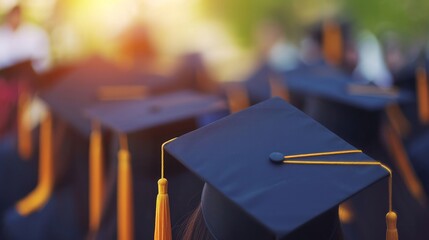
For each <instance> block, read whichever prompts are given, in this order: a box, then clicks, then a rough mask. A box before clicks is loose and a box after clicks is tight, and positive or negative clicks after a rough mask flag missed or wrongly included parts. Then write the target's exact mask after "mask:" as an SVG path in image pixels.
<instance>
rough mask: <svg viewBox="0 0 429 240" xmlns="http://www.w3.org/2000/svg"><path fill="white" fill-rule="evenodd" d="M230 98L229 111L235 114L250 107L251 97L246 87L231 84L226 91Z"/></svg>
mask: <svg viewBox="0 0 429 240" xmlns="http://www.w3.org/2000/svg"><path fill="white" fill-rule="evenodd" d="M225 91H226V95H227V98H228V106H229V111H230V112H231V113H235V112H238V111H241V110H243V109H245V108H247V107H249V106H250V100H249V95H248V93H247V90H246V88H245V86H243V85H241V84H231V85H230V86H229V87H227V88H226V89H225Z"/></svg>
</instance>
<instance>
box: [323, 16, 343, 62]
mask: <svg viewBox="0 0 429 240" xmlns="http://www.w3.org/2000/svg"><path fill="white" fill-rule="evenodd" d="M322 37H323V40H322V42H323V55H324V56H325V59H326V61H327V62H328V63H330V64H332V65H335V66H338V65H340V64H341V61H342V57H343V40H342V36H341V28H340V26H339V25H338V24H337V23H336V22H334V21H332V20H327V21H325V22H324V23H323V34H322Z"/></svg>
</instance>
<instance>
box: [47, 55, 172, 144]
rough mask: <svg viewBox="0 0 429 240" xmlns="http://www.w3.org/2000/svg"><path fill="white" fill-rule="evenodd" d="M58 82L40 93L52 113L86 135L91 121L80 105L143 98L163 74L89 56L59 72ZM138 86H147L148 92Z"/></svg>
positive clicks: (163, 80) (161, 79)
mask: <svg viewBox="0 0 429 240" xmlns="http://www.w3.org/2000/svg"><path fill="white" fill-rule="evenodd" d="M60 77H61V79H60V80H58V81H57V83H56V84H55V85H54V86H52V87H50V88H48V89H46V90H45V91H42V92H41V93H40V95H41V97H42V99H43V100H45V101H46V102H47V103H48V105H49V108H50V109H51V110H52V111H53V112H54V114H56V115H58V116H60V118H61V119H63V120H65V121H66V122H68V123H69V124H70V125H71V126H73V127H74V128H75V129H77V130H78V131H79V132H80V133H82V134H84V136H87V135H88V134H89V132H90V122H89V121H88V119H87V118H85V117H84V115H83V114H82V113H83V109H84V108H86V107H89V106H91V105H93V104H95V103H97V102H101V101H110V100H123V99H127V97H129V98H133V97H134V98H144V97H147V95H148V94H152V92H151V90H152V88H155V86H158V85H159V84H161V83H163V82H165V78H163V77H160V76H156V75H152V74H140V75H138V76H136V75H132V74H129V73H126V72H124V71H123V70H122V69H119V68H118V67H116V66H115V65H113V64H112V63H109V62H106V61H104V60H101V59H97V58H94V59H89V60H87V61H84V62H83V63H80V64H78V65H77V66H75V67H74V68H73V70H68V71H67V73H66V74H61V75H60ZM141 88H146V90H147V92H146V91H144V89H142V90H141V91H136V90H139V89H141Z"/></svg>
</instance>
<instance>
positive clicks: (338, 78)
mask: <svg viewBox="0 0 429 240" xmlns="http://www.w3.org/2000/svg"><path fill="white" fill-rule="evenodd" d="M282 77H283V81H284V83H285V85H286V86H287V88H288V89H290V91H292V92H296V93H301V94H304V95H310V96H318V97H324V98H327V99H330V100H333V101H336V102H340V103H343V104H346V105H351V106H354V107H357V108H360V109H364V110H369V111H376V110H382V109H384V108H385V107H386V106H387V105H389V104H391V103H397V102H398V103H403V102H410V101H413V99H414V98H413V93H412V92H410V91H403V90H402V91H399V90H397V91H396V90H393V89H391V90H387V89H381V88H378V87H376V86H374V85H366V84H363V83H359V82H358V81H356V80H355V79H353V78H352V77H351V76H348V75H347V74H345V73H342V72H340V71H339V70H336V69H333V68H332V67H328V66H317V67H303V68H300V69H297V70H292V71H289V72H285V73H283V74H282Z"/></svg>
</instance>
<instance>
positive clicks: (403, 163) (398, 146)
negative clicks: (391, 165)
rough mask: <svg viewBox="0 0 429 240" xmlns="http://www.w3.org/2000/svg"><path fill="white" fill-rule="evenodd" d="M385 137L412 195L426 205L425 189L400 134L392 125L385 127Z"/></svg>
mask: <svg viewBox="0 0 429 240" xmlns="http://www.w3.org/2000/svg"><path fill="white" fill-rule="evenodd" d="M383 135H384V138H385V139H386V140H385V141H387V146H388V148H389V150H390V152H391V154H392V155H393V159H394V160H395V163H396V164H397V167H398V171H399V173H400V174H401V176H402V178H403V179H404V182H405V185H406V186H407V188H408V190H409V191H410V193H411V195H413V197H414V198H415V199H416V200H417V201H418V202H419V203H420V204H421V205H422V206H426V201H427V199H426V195H425V193H424V190H423V186H422V183H421V182H420V181H419V179H418V178H417V174H416V173H415V172H414V169H413V167H412V166H411V164H410V160H409V159H408V156H407V152H406V150H405V149H404V146H403V144H402V143H401V141H400V139H399V138H398V136H397V135H396V134H395V132H394V131H393V129H392V127H390V126H385V127H384V129H383Z"/></svg>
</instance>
